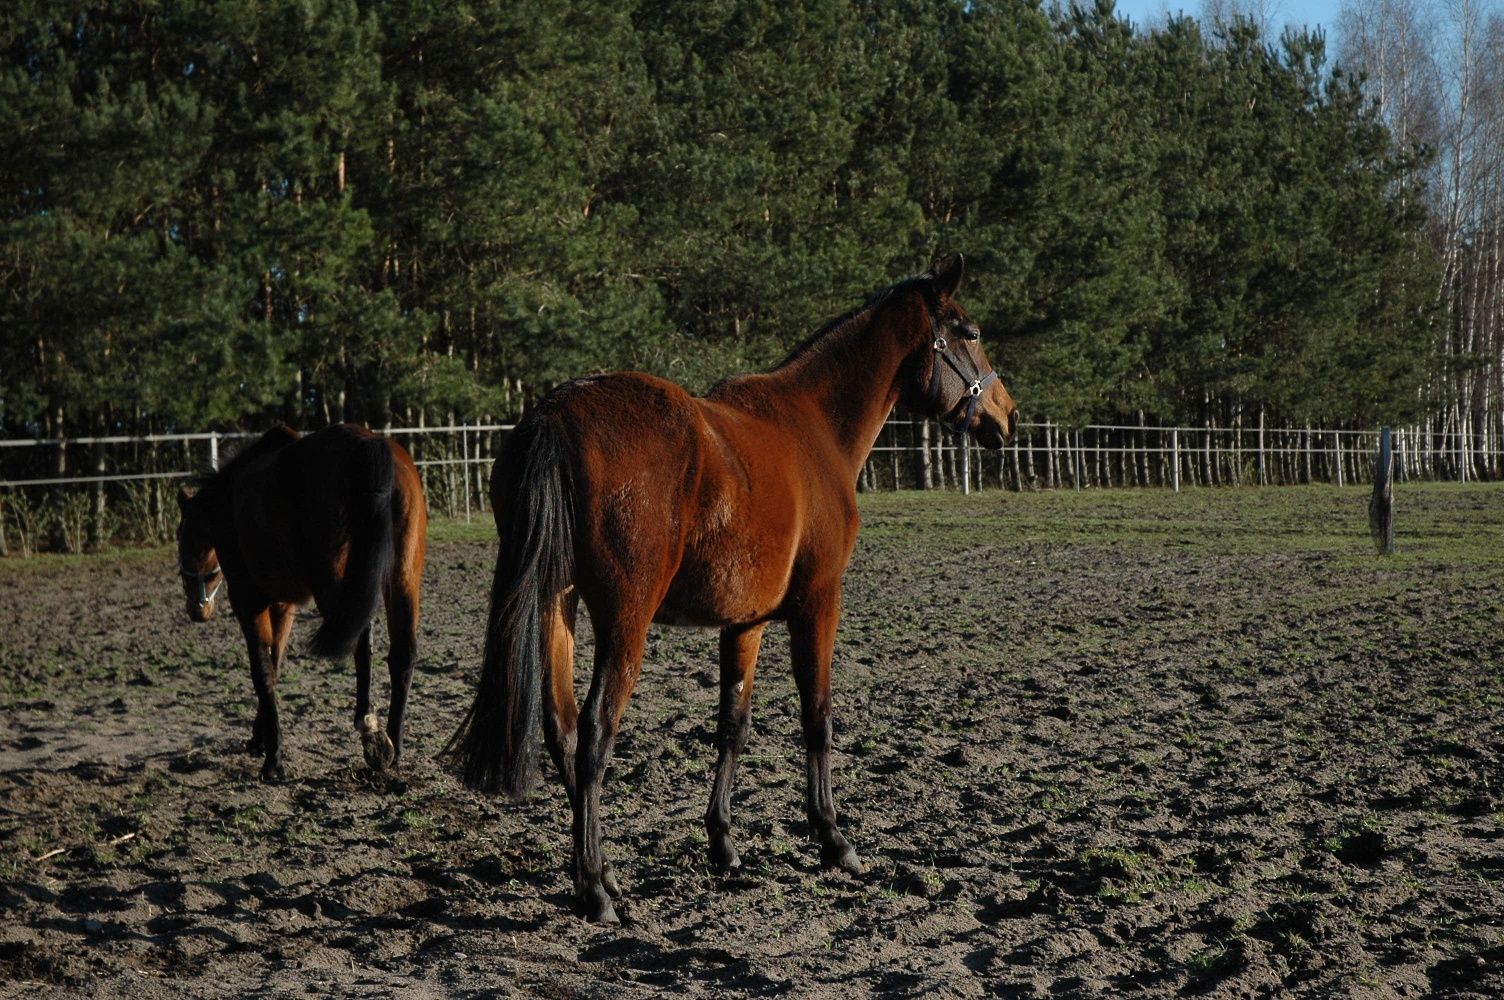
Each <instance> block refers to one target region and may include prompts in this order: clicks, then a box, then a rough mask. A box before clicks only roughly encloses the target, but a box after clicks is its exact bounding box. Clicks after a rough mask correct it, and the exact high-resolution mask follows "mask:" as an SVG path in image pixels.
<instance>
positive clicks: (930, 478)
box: [0, 417, 1504, 555]
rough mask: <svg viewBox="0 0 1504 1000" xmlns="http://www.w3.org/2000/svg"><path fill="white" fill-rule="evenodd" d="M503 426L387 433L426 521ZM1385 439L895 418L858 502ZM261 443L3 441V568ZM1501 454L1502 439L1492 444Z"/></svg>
mask: <svg viewBox="0 0 1504 1000" xmlns="http://www.w3.org/2000/svg"><path fill="white" fill-rule="evenodd" d="M511 428H512V425H510V424H454V425H447V426H439V427H393V428H386V429H383V431H382V432H383V433H385V434H389V435H391V436H392V437H395V438H396V439H397V440H399V441H400V442H401V443H402V444H403V445H404V447H406V448H407V449H408V451H409V452H410V453H411V454H412V456H413V460H414V461H415V462H416V463H417V465H418V468H419V470H420V472H421V474H422V477H423V485H424V489H425V491H426V493H427V496H428V502H429V506H430V508H431V509H433V510H435V511H438V512H441V513H444V514H448V515H450V516H464V517H467V518H469V517H473V516H474V515H476V514H477V513H480V512H482V511H484V510H485V509H486V486H487V482H488V480H489V477H490V467H491V462H492V460H493V458H494V457H495V455H496V453H497V449H498V448H499V447H500V445H501V442H502V440H503V439H504V436H505V435H506V433H507V432H508V431H509V430H511ZM1379 433H1380V432H1379V429H1378V428H1375V429H1372V430H1329V429H1323V428H1312V427H1305V428H1277V429H1276V428H1259V427H1154V426H1148V425H1138V426H1134V425H1117V424H1093V425H1088V426H1086V427H1080V428H1068V427H1062V426H1059V425H1057V424H1052V423H1048V422H1046V423H1026V424H1022V425H1020V427H1019V428H1018V434H1017V436H1016V437H1015V438H1014V440H1013V441H1012V442H1011V443H1009V444H1008V445H1006V446H1005V447H1004V448H1002V449H1001V450H999V451H987V450H984V449H981V448H979V447H978V446H977V445H976V444H975V442H973V441H971V440H970V439H969V438H962V437H959V436H957V435H954V434H951V433H950V432H947V431H942V430H941V429H940V428H939V426H938V425H937V424H935V423H933V422H932V421H925V420H914V419H902V418H897V417H894V418H890V419H889V420H888V422H887V423H886V424H884V426H883V429H882V431H881V432H880V433H879V435H878V438H877V442H876V444H875V446H874V447H873V450H872V454H871V456H870V457H869V458H868V460H867V462H866V464H865V465H864V466H863V468H862V471H861V474H860V477H859V480H858V486H859V488H861V489H863V490H868V491H877V490H895V489H955V490H961V491H963V492H968V493H969V492H972V491H974V490H986V489H1005V490H1031V489H1101V488H1114V487H1155V488H1167V489H1173V490H1179V489H1181V488H1182V487H1186V486H1251V485H1286V484H1295V483H1315V482H1328V483H1333V484H1336V485H1338V486H1349V485H1360V484H1370V483H1372V481H1373V471H1374V456H1375V454H1376V452H1377V449H1378V444H1379ZM256 436H257V435H256V434H252V433H220V432H212V431H210V432H200V433H193V434H148V435H115V436H97V437H79V438H64V439H58V438H43V439H31V438H28V439H0V555H5V554H8V553H9V552H10V551H11V550H12V548H18V549H19V550H20V551H21V552H23V553H29V552H33V551H36V550H37V549H39V548H54V549H60V550H64V551H83V550H85V549H87V548H89V547H91V546H97V545H100V544H103V543H105V542H107V541H110V540H112V539H120V540H127V541H160V540H165V539H167V538H170V537H171V534H172V532H173V531H174V530H175V528H176V521H177V515H176V512H175V509H174V508H175V506H176V503H175V500H174V493H175V489H174V487H175V486H176V485H178V483H179V481H181V480H185V479H188V478H190V477H192V476H194V475H196V474H199V473H202V472H204V471H207V470H210V469H212V468H215V467H217V466H218V464H219V462H220V461H221V460H222V459H226V458H228V457H229V456H230V455H232V454H233V453H234V451H235V450H236V449H238V448H239V447H240V446H241V445H242V444H244V443H245V442H246V441H247V440H249V439H251V438H254V437H256ZM1492 440H1493V441H1495V442H1496V441H1497V440H1498V436H1497V435H1495V436H1493V438H1492ZM1488 441H1489V439H1488V438H1487V437H1485V436H1484V435H1475V434H1466V433H1458V432H1457V431H1455V430H1442V429H1435V428H1431V427H1426V426H1417V427H1410V428H1400V429H1397V430H1396V431H1395V432H1394V436H1393V442H1394V445H1393V447H1394V455H1395V459H1394V470H1395V478H1396V479H1397V480H1399V481H1401V482H1403V481H1406V480H1421V479H1429V480H1461V481H1468V480H1475V479H1476V480H1498V479H1504V452H1501V451H1500V450H1499V449H1498V448H1497V447H1493V448H1490V447H1488Z"/></svg>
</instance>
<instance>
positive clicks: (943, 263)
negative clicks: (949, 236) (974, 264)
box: [930, 253, 966, 298]
mask: <svg viewBox="0 0 1504 1000" xmlns="http://www.w3.org/2000/svg"><path fill="white" fill-rule="evenodd" d="M965 273H966V258H965V257H962V256H961V255H960V254H959V253H953V254H951V255H950V256H949V257H944V258H941V259H938V260H936V261H935V263H934V264H932V265H930V274H932V275H934V277H935V289H936V290H937V291H938V292H940V294H941V295H944V296H945V297H946V298H950V297H952V296H953V295H955V294H956V289H958V288H960V287H961V276H962V275H963V274H965Z"/></svg>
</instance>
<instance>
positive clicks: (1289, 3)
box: [1117, 0, 1341, 41]
mask: <svg viewBox="0 0 1504 1000" xmlns="http://www.w3.org/2000/svg"><path fill="white" fill-rule="evenodd" d="M1340 5H1341V4H1340V0H1265V2H1263V3H1260V2H1258V0H1255V2H1253V3H1246V2H1245V3H1237V4H1236V6H1238V7H1242V8H1247V7H1260V6H1263V7H1266V8H1268V9H1269V11H1270V13H1271V14H1272V17H1271V18H1270V20H1271V21H1272V22H1273V28H1274V31H1275V33H1278V31H1279V30H1280V28H1282V27H1284V26H1285V25H1286V24H1296V25H1306V26H1308V27H1315V26H1317V25H1320V26H1321V27H1323V28H1325V29H1326V33H1327V39H1328V40H1329V41H1330V40H1331V38H1332V34H1333V29H1334V28H1335V26H1336V21H1337V9H1338V7H1339V6H1340ZM1202 6H1203V4H1202V0H1118V3H1117V10H1118V13H1119V14H1121V15H1125V16H1127V17H1128V19H1129V20H1131V21H1132V22H1133V23H1134V24H1135V25H1138V26H1140V27H1142V26H1144V25H1146V24H1153V23H1155V22H1157V21H1159V20H1161V17H1162V15H1163V14H1164V13H1165V12H1166V11H1168V12H1169V13H1171V14H1178V13H1181V12H1182V11H1183V12H1185V13H1187V14H1189V15H1191V16H1192V17H1200V16H1201V10H1202Z"/></svg>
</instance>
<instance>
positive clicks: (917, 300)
mask: <svg viewBox="0 0 1504 1000" xmlns="http://www.w3.org/2000/svg"><path fill="white" fill-rule="evenodd" d="M963 266H964V264H963V261H962V259H961V257H960V256H959V255H956V256H953V257H951V258H950V259H949V260H948V261H945V262H943V263H940V262H937V263H936V264H935V265H934V266H932V267H931V270H930V271H928V272H926V273H924V274H922V275H919V276H917V277H914V278H910V279H907V280H905V281H901V282H899V283H897V284H895V285H893V286H892V287H890V288H888V289H887V290H885V291H883V292H881V293H879V294H878V295H876V296H874V297H873V298H872V299H871V300H870V301H869V302H867V303H866V304H865V305H864V306H862V307H861V308H859V309H857V310H855V311H853V312H851V313H848V314H847V315H845V316H843V317H840V318H839V319H836V320H833V321H831V322H830V323H828V324H827V325H826V326H825V327H824V328H823V329H822V330H821V331H820V332H819V333H817V334H816V335H815V336H814V337H812V338H810V339H809V340H808V341H806V342H805V343H804V344H802V345H801V346H799V347H798V348H796V349H795V350H794V351H793V353H792V354H790V355H789V357H788V358H787V359H786V360H785V361H784V362H783V363H782V364H780V365H779V366H778V367H776V368H774V369H771V370H769V371H767V372H763V373H760V374H753V375H743V376H739V377H735V378H730V379H727V380H725V381H723V382H721V383H720V384H718V385H716V386H715V387H714V388H713V389H711V390H710V392H709V393H707V394H706V395H705V396H703V397H694V396H691V395H690V394H689V393H687V392H685V391H684V390H683V389H681V388H679V387H678V386H676V385H674V384H672V383H670V382H666V381H664V380H662V379H658V378H654V377H652V376H650V375H645V374H641V373H618V374H612V375H602V376H597V377H587V378H581V379H577V380H575V381H573V382H569V383H566V384H564V385H562V386H559V387H558V388H556V389H554V390H553V391H552V392H550V393H548V394H547V395H546V396H544V397H543V398H542V399H541V400H540V401H539V402H538V403H537V405H536V406H535V407H534V408H533V409H532V410H531V411H530V412H529V413H528V414H526V415H525V416H524V417H523V419H522V421H521V422H520V423H519V424H518V425H517V428H516V430H514V431H513V432H512V433H511V434H510V435H509V436H508V438H507V440H506V443H505V445H504V447H503V449H502V452H501V454H500V455H499V456H498V458H497V460H496V463H495V465H494V467H493V470H492V477H491V488H490V496H491V503H492V509H493V511H494V514H495V519H496V527H497V532H498V534H499V536H500V539H501V546H500V553H499V555H498V557H497V560H496V573H495V577H494V581H493V583H492V587H491V603H490V612H489V618H488V624H487V631H486V640H485V649H484V654H483V662H482V667H481V673H480V679H479V685H478V688H477V691H476V695H475V699H474V702H473V704H472V705H471V707H470V710H469V713H468V715H467V716H466V717H465V719H464V721H463V722H462V723H461V725H460V727H459V729H458V730H457V731H456V732H455V734H454V736H453V737H451V739H450V741H449V744H448V746H447V747H446V751H447V752H448V753H449V754H450V755H451V756H452V757H453V758H454V759H455V761H456V763H457V764H458V766H459V769H460V771H461V772H462V774H463V775H464V778H465V779H466V781H467V782H468V783H469V784H471V785H472V786H475V787H478V788H481V789H484V790H487V791H501V790H505V791H506V792H507V793H509V794H510V795H512V796H513V797H519V796H522V795H524V794H525V793H526V792H527V790H528V789H529V787H530V786H531V785H532V782H533V780H534V776H535V774H536V772H537V770H538V764H539V756H540V753H539V732H540V730H541V731H542V733H543V734H544V737H545V738H546V741H547V745H548V750H549V753H550V755H551V756H552V758H553V761H554V764H555V765H556V766H557V768H558V770H559V773H560V775H561V777H562V778H563V781H564V786H565V789H566V791H567V793H568V797H569V802H570V807H571V810H572V811H573V814H574V852H573V876H574V890H575V898H576V903H577V905H578V907H579V909H580V911H581V912H582V913H583V915H584V916H585V917H586V918H587V919H589V920H592V921H598V922H604V923H615V922H617V917H616V913H615V908H614V906H613V904H612V897H619V896H620V895H621V893H620V888H619V886H618V884H617V882H616V879H615V877H614V875H613V874H612V871H611V867H610V865H609V864H608V862H607V861H606V859H605V856H604V854H603V853H602V849H601V804H600V801H601V782H602V778H603V776H604V774H605V771H606V767H607V763H608V761H609V759H610V756H611V751H612V747H613V745H614V743H615V739H616V734H617V729H618V726H619V724H620V721H621V716H622V712H623V710H624V709H625V708H626V704H627V699H628V697H629V696H630V694H631V692H632V688H633V685H634V684H635V683H636V681H637V676H638V673H639V670H640V669H641V664H642V655H643V648H644V645H645V642H646V639H647V632H648V626H649V625H650V624H651V623H655V622H656V623H659V624H668V625H691V626H701V627H709V628H717V629H719V630H720V713H719V723H718V726H717V742H718V745H719V758H718V762H717V764H716V773H715V782H714V787H713V790H712V792H711V795H710V806H709V809H708V810H707V811H706V814H705V830H706V833H707V834H708V837H709V852H710V861H711V863H712V864H713V865H714V866H715V867H716V868H717V869H720V870H723V871H724V870H729V869H734V868H737V867H738V866H739V865H740V863H741V861H740V858H739V857H738V855H737V851H736V847H735V846H734V844H733V842H732V837H731V784H732V779H733V777H734V775H735V772H736V761H737V756H738V754H740V753H741V751H742V748H743V746H744V745H745V744H746V741H747V736H748V733H749V730H750V707H751V698H752V678H753V672H754V669H755V667H756V663H757V654H758V649H759V646H760V644H761V641H762V636H763V630H764V627H765V626H766V625H767V623H768V622H770V621H775V620H781V621H784V622H786V623H787V625H788V630H789V643H790V652H791V658H792V660H793V668H794V680H795V683H796V685H797V687H798V691H799V699H800V706H801V713H800V714H801V724H802V729H803V736H804V746H805V751H806V765H805V778H806V789H805V790H806V796H805V809H806V814H807V816H808V819H809V824H810V829H811V832H812V833H813V835H814V837H815V838H816V839H817V840H818V841H819V844H820V858H821V861H822V863H823V864H824V865H826V866H829V867H836V868H840V869H844V870H845V871H847V872H850V873H852V874H860V873H861V871H862V866H861V861H860V859H859V858H858V856H857V853H856V851H855V850H854V849H853V848H852V846H851V844H850V843H849V842H848V841H847V840H846V838H845V837H844V836H843V835H842V834H841V832H840V831H839V830H838V829H837V827H836V809H835V801H834V798H833V795H832V791H831V778H830V747H831V696H830V668H831V655H832V651H833V649H834V646H835V635H836V623H837V620H838V619H839V617H840V612H841V576H842V574H843V573H844V571H845V569H846V564H847V561H848V560H849V559H850V557H851V552H852V549H853V547H854V545H855V543H856V534H857V521H858V516H857V505H856V481H857V473H858V472H859V471H860V469H861V467H862V464H863V462H864V461H865V460H866V457H867V455H868V453H869V452H870V451H871V449H872V445H873V443H874V442H875V441H876V438H877V435H878V432H879V431H880V430H881V429H882V425H883V422H884V421H885V420H886V418H887V416H888V413H889V411H890V410H891V409H892V408H893V405H894V404H895V403H902V404H904V405H905V407H906V408H908V409H910V410H913V411H916V412H918V413H920V414H923V415H925V416H933V417H938V418H940V419H941V420H942V422H943V423H945V424H946V425H947V426H949V427H950V428H951V429H953V430H957V431H962V432H967V433H970V434H972V435H973V436H974V437H975V438H976V439H977V440H978V441H979V442H980V443H981V444H982V445H983V446H985V447H987V448H992V449H996V448H1001V447H1002V446H1003V444H1004V442H1005V441H1006V440H1007V439H1008V438H1010V437H1011V436H1012V433H1013V429H1014V425H1015V423H1016V420H1017V408H1016V407H1015V406H1014V403H1013V399H1012V397H1010V396H1009V394H1008V390H1007V389H1006V388H1004V386H1003V383H1002V382H1001V381H1000V380H999V379H998V377H997V375H996V374H995V373H994V372H993V370H992V367H991V364H990V363H989V362H988V360H987V357H986V355H985V354H984V353H983V351H982V348H981V345H980V344H979V343H978V336H979V331H978V329H977V326H976V324H975V323H973V322H972V320H971V319H970V317H968V316H967V314H966V312H965V311H964V310H963V309H962V308H961V306H960V305H958V304H957V302H956V300H955V293H956V289H957V287H958V286H959V285H960V282H961V276H962V272H963ZM581 600H583V601H584V602H585V607H586V609H587V611H588V612H589V615H590V620H591V622H592V623H593V624H594V627H595V670H594V674H593V676H592V679H591V683H590V689H589V693H588V695H587V696H586V698H585V703H584V709H583V711H581V710H580V708H579V706H578V705H577V703H576V701H575V695H574V635H575V616H576V611H577V609H578V603H579V601H581Z"/></svg>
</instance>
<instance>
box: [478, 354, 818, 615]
mask: <svg viewBox="0 0 1504 1000" xmlns="http://www.w3.org/2000/svg"><path fill="white" fill-rule="evenodd" d="M528 420H529V421H534V422H544V421H556V422H557V426H558V428H559V430H560V432H561V433H563V434H564V435H565V436H566V438H567V439H568V440H569V442H570V449H569V450H570V453H571V455H572V468H571V475H572V479H573V482H574V504H575V520H576V525H577V529H576V530H577V533H578V534H577V546H576V548H577V550H578V551H579V553H580V557H581V558H585V559H588V560H589V561H591V562H592V563H593V565H592V566H590V567H589V569H590V570H591V572H589V573H581V574H579V576H578V585H579V586H580V587H581V588H582V592H584V593H585V596H586V598H587V601H589V600H590V597H591V595H590V593H589V591H590V590H591V589H592V588H598V589H600V590H601V591H603V593H601V594H599V595H597V596H598V597H600V598H602V599H609V600H611V601H612V602H613V603H616V602H618V601H620V600H623V599H626V600H629V601H636V602H647V603H651V604H652V605H653V608H652V611H653V613H654V617H655V618H656V619H657V620H659V621H662V622H666V623H671V624H687V625H708V626H714V625H724V624H728V623H732V622H748V621H755V620H760V619H765V618H768V617H770V616H772V615H774V614H775V613H776V612H777V610H778V609H779V607H780V606H781V604H782V603H783V601H784V597H785V594H786V591H787V589H788V582H789V579H790V576H791V574H792V572H793V566H794V562H795V559H796V556H797V554H798V550H799V547H800V544H801V541H802V532H801V525H802V524H803V523H804V521H805V520H806V518H805V515H806V511H807V507H808V500H807V495H806V491H805V490H804V489H802V484H803V481H804V480H803V473H802V472H801V470H800V468H799V458H798V455H797V452H796V451H794V450H793V449H791V447H790V444H789V441H788V440H787V438H786V432H785V431H784V430H783V429H781V428H780V427H779V426H778V425H777V423H776V422H774V421H770V420H769V419H768V418H767V416H766V415H765V414H763V413H760V412H758V411H757V409H756V408H755V407H745V406H739V405H736V403H735V401H732V400H727V399H724V398H705V397H695V396H691V395H690V394H689V393H688V392H686V391H685V390H684V389H682V388H681V387H679V386H677V385H675V384H673V383H671V382H668V381H666V380H663V379H659V378H656V377H654V376H650V375H644V374H640V373H620V374H613V375H603V376H597V377H594V378H587V379H580V380H577V381H575V382H571V383H567V384H566V385H565V386H561V387H560V388H559V389H557V390H555V391H554V392H553V393H551V394H550V395H549V396H548V397H546V398H545V399H544V400H543V401H540V404H539V406H538V407H537V408H535V410H534V411H533V412H532V413H531V414H530V415H529V418H528ZM529 432H530V431H529ZM512 474H513V475H516V474H517V472H516V470H515V469H514V470H513V472H512ZM503 516H505V515H504V514H503ZM582 568H583V567H582Z"/></svg>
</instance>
